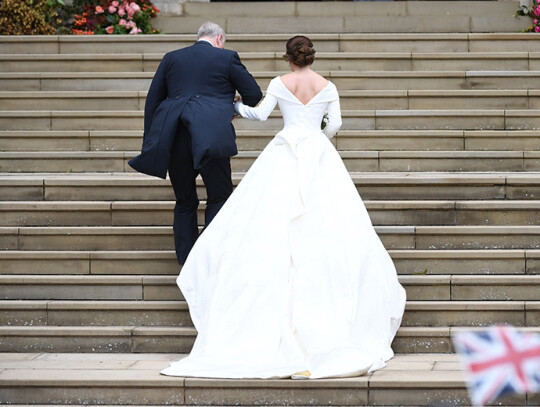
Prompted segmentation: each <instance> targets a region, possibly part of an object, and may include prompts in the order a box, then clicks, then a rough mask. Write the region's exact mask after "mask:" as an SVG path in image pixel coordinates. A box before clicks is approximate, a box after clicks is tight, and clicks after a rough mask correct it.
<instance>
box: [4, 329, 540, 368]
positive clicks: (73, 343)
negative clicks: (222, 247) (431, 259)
mask: <svg viewBox="0 0 540 407" xmlns="http://www.w3.org/2000/svg"><path fill="white" fill-rule="evenodd" d="M464 329H467V330H473V331H475V330H481V329H482V328H474V327H468V328H463V327H401V328H400V329H399V331H398V332H397V335H396V337H395V339H394V342H393V343H392V348H393V349H394V352H396V353H398V354H400V353H414V354H422V353H424V354H425V353H435V352H436V353H452V352H453V351H454V350H453V346H452V343H451V336H452V335H453V334H454V333H456V332H459V331H462V330H464ZM520 331H524V332H535V333H540V328H538V327H521V328H520ZM196 335H197V332H196V330H195V328H192V327H150V326H111V327H109V326H107V327H103V326H93V327H87V326H86V327H85V326H83V327H81V326H25V327H20V326H0V337H1V339H0V352H10V353H7V354H1V355H0V356H1V357H0V360H2V361H3V365H2V362H0V370H2V369H3V368H4V369H5V368H6V367H7V366H8V365H11V364H14V363H15V362H14V360H17V361H18V363H17V365H16V366H17V368H23V367H24V364H25V363H29V362H22V361H23V360H32V359H33V358H37V355H35V354H32V353H31V352H70V353H75V352H87V353H90V354H94V355H96V356H97V355H99V354H100V353H101V354H111V353H124V354H125V353H137V354H139V355H140V354H141V353H143V352H144V353H147V352H157V353H161V354H163V353H178V352H182V353H184V352H186V353H187V352H190V351H191V348H192V345H193V341H194V340H195V337H196ZM13 352H25V355H26V357H27V358H28V359H23V355H21V356H20V359H19V358H17V356H16V355H14V354H13ZM97 352H99V353H97ZM32 356H33V358H32V359H30V358H31V357H32ZM88 356H90V355H88ZM118 359H119V360H121V359H122V357H121V356H120V355H119V356H118ZM126 359H127V358H126ZM34 360H35V359H34ZM88 360H89V359H88ZM8 361H11V362H8ZM21 362H22V363H21ZM40 364H41V366H40V365H39V364H37V365H35V366H34V367H35V368H37V369H39V368H47V364H49V365H50V361H41V362H40ZM65 366H66V367H67V366H68V363H67V361H66V362H65ZM13 367H15V366H13Z"/></svg>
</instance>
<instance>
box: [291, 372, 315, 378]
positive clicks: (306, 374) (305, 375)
mask: <svg viewBox="0 0 540 407" xmlns="http://www.w3.org/2000/svg"><path fill="white" fill-rule="evenodd" d="M310 376H311V373H309V370H304V371H303V372H299V373H295V374H293V375H292V376H291V379H294V380H304V379H309V377H310Z"/></svg>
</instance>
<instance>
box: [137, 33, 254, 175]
mask: <svg viewBox="0 0 540 407" xmlns="http://www.w3.org/2000/svg"><path fill="white" fill-rule="evenodd" d="M236 90H238V92H239V93H240V95H241V96H242V101H243V103H245V104H247V105H249V106H255V105H257V103H259V101H260V100H261V98H262V93H261V89H260V88H259V85H257V82H256V81H255V79H253V76H251V74H250V73H249V72H248V71H247V69H246V67H245V66H244V65H243V64H242V62H240V57H239V56H238V53H236V52H235V51H231V50H225V49H220V48H215V47H213V46H212V44H210V43H209V42H206V41H197V42H196V43H195V44H193V45H192V46H189V47H186V48H182V49H179V50H176V51H172V52H169V53H167V54H166V55H165V56H164V57H163V60H162V61H161V63H160V65H159V67H158V69H157V71H156V74H155V75H154V79H153V80H152V84H151V85H150V89H149V91H148V96H147V97H146V105H145V108H144V136H143V144H142V149H141V154H139V155H138V156H137V157H135V158H133V159H131V160H130V161H129V165H130V166H131V167H133V168H134V169H135V170H137V171H139V172H142V173H145V174H148V175H153V176H156V177H160V178H163V179H165V178H166V176H167V169H168V168H169V162H170V160H174V159H175V158H174V157H171V150H172V146H173V143H174V139H175V135H176V133H177V131H180V132H187V133H188V136H189V137H191V145H192V153H193V164H194V168H195V169H198V168H201V167H202V166H204V164H205V163H206V162H207V161H208V160H209V159H211V158H212V157H231V156H233V155H235V154H237V153H238V150H237V148H236V134H235V132H234V127H233V125H232V118H233V115H234V109H233V102H234V95H235V93H236Z"/></svg>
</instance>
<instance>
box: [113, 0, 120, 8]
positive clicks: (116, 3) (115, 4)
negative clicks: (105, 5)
mask: <svg viewBox="0 0 540 407" xmlns="http://www.w3.org/2000/svg"><path fill="white" fill-rule="evenodd" d="M118 4H120V3H118V2H117V1H116V0H114V1H113V2H112V3H111V6H113V7H118Z"/></svg>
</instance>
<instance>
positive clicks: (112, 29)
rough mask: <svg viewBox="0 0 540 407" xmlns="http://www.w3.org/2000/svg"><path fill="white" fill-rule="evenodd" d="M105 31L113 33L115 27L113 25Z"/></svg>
mask: <svg viewBox="0 0 540 407" xmlns="http://www.w3.org/2000/svg"><path fill="white" fill-rule="evenodd" d="M105 31H107V34H112V33H113V32H114V27H113V26H112V25H110V26H108V27H107V28H105Z"/></svg>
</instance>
